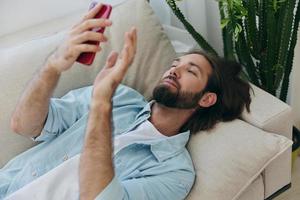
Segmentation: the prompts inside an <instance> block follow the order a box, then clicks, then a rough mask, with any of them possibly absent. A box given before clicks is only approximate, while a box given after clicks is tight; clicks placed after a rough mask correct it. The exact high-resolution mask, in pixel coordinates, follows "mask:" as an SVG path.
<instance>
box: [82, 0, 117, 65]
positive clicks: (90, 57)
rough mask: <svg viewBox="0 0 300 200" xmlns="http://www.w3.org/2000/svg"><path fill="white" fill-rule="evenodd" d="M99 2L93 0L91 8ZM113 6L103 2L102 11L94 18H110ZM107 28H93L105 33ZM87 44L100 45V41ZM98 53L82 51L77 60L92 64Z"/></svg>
mask: <svg viewBox="0 0 300 200" xmlns="http://www.w3.org/2000/svg"><path fill="white" fill-rule="evenodd" d="M96 4H97V3H96V2H93V3H92V4H91V5H90V9H92V8H93V7H94V6H95V5H96ZM111 10H112V7H111V5H107V4H103V5H102V7H101V9H100V11H99V12H98V13H97V15H96V16H95V17H94V18H104V19H108V18H109V16H110V13H111ZM104 30H105V28H93V29H92V31H95V32H98V33H103V32H104ZM86 44H95V45H98V46H99V45H100V42H98V41H87V42H86ZM95 56H96V53H94V52H84V53H81V54H80V55H79V56H78V58H77V60H76V61H77V62H79V63H82V64H85V65H91V64H92V63H93V61H94V59H95Z"/></svg>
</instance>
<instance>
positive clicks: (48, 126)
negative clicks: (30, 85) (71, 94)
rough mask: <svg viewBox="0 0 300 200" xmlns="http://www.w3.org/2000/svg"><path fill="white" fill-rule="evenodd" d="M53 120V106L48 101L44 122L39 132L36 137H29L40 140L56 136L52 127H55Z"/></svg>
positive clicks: (36, 140)
mask: <svg viewBox="0 0 300 200" xmlns="http://www.w3.org/2000/svg"><path fill="white" fill-rule="evenodd" d="M54 120H55V119H54V108H53V107H52V105H51V102H50V105H49V111H48V114H47V118H46V123H45V125H44V127H43V130H42V132H41V134H40V135H39V136H37V137H32V138H31V139H32V140H33V141H35V142H42V141H48V140H51V139H53V138H54V137H56V133H54V132H53V129H54V128H55V123H54Z"/></svg>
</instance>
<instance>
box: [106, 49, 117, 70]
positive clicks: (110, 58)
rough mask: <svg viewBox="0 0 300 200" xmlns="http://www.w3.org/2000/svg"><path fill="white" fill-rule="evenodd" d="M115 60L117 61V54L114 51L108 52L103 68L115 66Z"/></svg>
mask: <svg viewBox="0 0 300 200" xmlns="http://www.w3.org/2000/svg"><path fill="white" fill-rule="evenodd" d="M117 59H118V53H117V52H116V51H112V52H110V54H109V56H108V57H107V60H106V63H105V68H111V67H113V66H114V65H115V64H116V62H117Z"/></svg>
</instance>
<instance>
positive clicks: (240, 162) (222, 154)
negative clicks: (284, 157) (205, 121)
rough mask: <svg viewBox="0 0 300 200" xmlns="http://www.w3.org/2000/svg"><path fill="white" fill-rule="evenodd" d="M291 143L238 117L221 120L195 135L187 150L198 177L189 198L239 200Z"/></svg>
mask: <svg viewBox="0 0 300 200" xmlns="http://www.w3.org/2000/svg"><path fill="white" fill-rule="evenodd" d="M237 130H239V131H237ZM216 133H217V134H216ZM291 145H292V141H291V140H289V139H287V138H286V137H284V136H280V135H276V134H272V133H268V132H265V131H263V130H261V129H258V128H256V127H254V126H252V125H250V124H248V123H246V122H244V121H242V120H239V119H237V120H235V121H232V122H227V123H219V124H217V126H216V127H215V129H214V131H212V132H210V131H203V132H202V133H201V134H196V135H192V137H191V139H190V142H189V147H188V149H189V151H190V153H191V156H192V158H193V162H194V165H195V170H196V174H197V175H198V177H197V179H196V182H195V185H194V190H192V191H191V193H190V196H189V197H190V198H191V199H196V196H197V195H199V194H201V198H203V199H213V200H218V199H222V200H233V199H238V197H239V196H240V195H241V194H242V193H243V192H244V191H245V190H246V188H247V187H248V186H249V185H250V184H251V183H252V182H253V181H254V180H255V179H256V178H257V177H258V176H259V174H260V173H261V172H262V171H263V170H264V168H265V167H266V166H267V165H268V164H269V163H270V162H272V161H273V160H274V159H276V158H277V157H278V156H280V155H281V154H282V153H283V152H284V151H285V150H287V149H288V148H289V147H290V146H291Z"/></svg>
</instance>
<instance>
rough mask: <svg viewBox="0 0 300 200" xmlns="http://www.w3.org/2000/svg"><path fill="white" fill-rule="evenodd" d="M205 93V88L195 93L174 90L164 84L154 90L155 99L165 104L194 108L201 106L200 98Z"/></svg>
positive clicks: (180, 107)
mask: <svg viewBox="0 0 300 200" xmlns="http://www.w3.org/2000/svg"><path fill="white" fill-rule="evenodd" d="M203 94H204V90H202V91H200V92H198V93H193V92H187V91H180V90H179V89H177V91H176V92H172V91H171V89H170V88H169V87H168V86H166V85H163V84H159V85H157V86H156V87H155V88H154V90H153V93H152V95H153V99H154V100H155V101H156V102H157V103H160V104H162V105H164V106H167V107H170V108H179V109H192V108H196V107H199V104H198V102H199V100H200V99H201V97H202V96H203Z"/></svg>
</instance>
